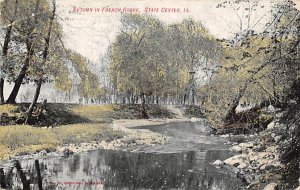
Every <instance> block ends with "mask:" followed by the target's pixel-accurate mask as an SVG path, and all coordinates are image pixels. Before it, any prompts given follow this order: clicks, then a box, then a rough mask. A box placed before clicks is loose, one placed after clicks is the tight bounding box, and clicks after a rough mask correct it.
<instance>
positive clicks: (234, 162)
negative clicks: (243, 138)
mask: <svg viewBox="0 0 300 190" xmlns="http://www.w3.org/2000/svg"><path fill="white" fill-rule="evenodd" d="M295 113H297V111H296V112H295ZM287 115H288V116H290V115H291V113H290V112H289V110H288V111H287V110H284V111H279V112H277V113H276V114H273V116H274V119H273V121H272V122H271V123H269V124H268V126H267V129H266V130H264V131H262V132H260V133H258V134H257V137H256V138H252V139H251V140H250V141H248V142H240V143H235V144H234V145H233V146H232V147H231V148H230V150H231V151H232V152H235V153H236V154H237V155H235V156H233V157H231V158H228V159H226V160H216V161H215V162H214V165H215V166H216V167H228V168H230V169H231V170H233V171H234V172H235V173H236V174H237V176H238V177H239V178H241V179H242V180H243V181H244V183H245V188H246V189H250V190H257V189H261V190H279V189H282V190H287V189H290V190H295V189H296V190H299V189H300V186H299V187H297V186H298V185H300V178H299V172H300V169H299V167H298V166H299V161H297V157H296V156H295V162H286V163H284V162H283V154H285V152H287V150H288V149H287V148H285V147H286V146H285V145H290V143H291V142H292V141H293V139H291V137H292V138H295V137H293V136H292V135H291V134H292V133H293V131H295V130H294V129H292V128H290V127H289V125H288V124H287V122H288V123H291V122H292V121H291V120H290V119H288V120H286V118H285V116H287ZM296 124H297V123H296ZM292 125H295V124H294V123H292ZM294 146H295V147H296V146H297V145H296V144H295V145H294ZM292 150H293V149H292ZM296 151H297V150H296ZM290 152H291V151H290ZM297 162H298V163H297ZM297 164H298V165H297Z"/></svg>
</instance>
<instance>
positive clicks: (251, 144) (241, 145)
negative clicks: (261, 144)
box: [239, 142, 254, 150]
mask: <svg viewBox="0 0 300 190" xmlns="http://www.w3.org/2000/svg"><path fill="white" fill-rule="evenodd" d="M239 146H240V147H241V148H242V150H246V149H247V148H253V147H254V144H253V143H252V142H249V143H240V144H239Z"/></svg>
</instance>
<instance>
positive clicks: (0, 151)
mask: <svg viewBox="0 0 300 190" xmlns="http://www.w3.org/2000/svg"><path fill="white" fill-rule="evenodd" d="M28 106H29V104H26V103H23V104H17V105H0V116H1V115H5V117H3V118H4V119H5V120H2V121H1V118H2V117H0V124H2V125H6V126H0V160H4V159H7V158H9V157H11V156H14V155H20V154H25V153H34V152H38V151H41V150H47V151H52V150H55V149H56V147H57V146H59V145H63V144H71V143H74V144H77V143H83V142H91V141H102V140H106V141H110V140H112V139H114V138H119V137H120V136H122V134H120V133H119V132H115V131H113V130H112V129H111V128H109V127H108V124H109V123H111V122H112V120H114V119H137V118H140V116H141V115H140V105H84V106H82V105H77V104H52V103H49V104H47V106H46V112H45V113H44V114H43V116H42V117H40V118H35V122H36V123H35V124H34V125H35V126H52V127H53V128H52V127H49V128H45V127H44V128H40V127H33V126H30V125H18V124H17V123H16V122H15V121H16V120H17V118H18V117H19V116H21V115H22V114H24V112H25V111H26V109H27V107H28ZM147 112H148V113H149V115H150V117H172V114H171V113H169V112H168V111H167V110H166V109H165V108H163V107H160V106H151V107H150V106H149V107H147Z"/></svg>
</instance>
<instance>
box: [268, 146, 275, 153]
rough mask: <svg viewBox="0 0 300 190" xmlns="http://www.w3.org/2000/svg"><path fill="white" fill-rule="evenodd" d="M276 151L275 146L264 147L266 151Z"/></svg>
mask: <svg viewBox="0 0 300 190" xmlns="http://www.w3.org/2000/svg"><path fill="white" fill-rule="evenodd" d="M275 151H276V147H275V146H270V147H268V148H267V149H266V152H275Z"/></svg>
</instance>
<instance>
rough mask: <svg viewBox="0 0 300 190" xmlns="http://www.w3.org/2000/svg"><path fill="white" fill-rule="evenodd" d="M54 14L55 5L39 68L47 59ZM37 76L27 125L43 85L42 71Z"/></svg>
mask: <svg viewBox="0 0 300 190" xmlns="http://www.w3.org/2000/svg"><path fill="white" fill-rule="evenodd" d="M55 13H56V5H55V4H53V10H52V15H51V18H50V23H49V28H48V34H47V36H46V38H45V49H44V52H43V62H42V65H41V66H43V65H44V64H45V63H46V61H47V57H48V53H49V46H50V37H51V32H52V25H53V21H54V18H55ZM38 76H39V79H38V82H37V87H36V90H35V94H34V98H33V100H32V102H31V104H30V106H29V109H28V110H27V116H26V121H25V123H27V121H28V119H30V117H31V115H32V112H33V108H34V107H35V105H36V103H37V100H38V98H39V95H40V92H41V87H42V84H43V77H44V76H43V71H42V70H41V73H38Z"/></svg>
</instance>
